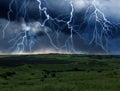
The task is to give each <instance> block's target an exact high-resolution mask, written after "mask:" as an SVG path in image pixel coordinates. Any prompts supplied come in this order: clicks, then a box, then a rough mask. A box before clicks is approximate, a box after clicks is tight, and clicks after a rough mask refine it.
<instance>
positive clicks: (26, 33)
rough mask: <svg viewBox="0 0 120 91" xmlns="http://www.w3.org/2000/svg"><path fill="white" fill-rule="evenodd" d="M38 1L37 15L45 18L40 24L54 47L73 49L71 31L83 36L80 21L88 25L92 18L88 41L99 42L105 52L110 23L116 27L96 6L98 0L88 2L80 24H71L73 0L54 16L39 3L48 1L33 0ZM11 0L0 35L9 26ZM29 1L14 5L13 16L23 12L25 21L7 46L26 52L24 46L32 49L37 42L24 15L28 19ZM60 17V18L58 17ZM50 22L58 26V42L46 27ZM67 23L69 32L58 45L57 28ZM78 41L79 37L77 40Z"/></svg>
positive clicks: (57, 38)
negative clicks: (65, 10)
mask: <svg viewBox="0 0 120 91" xmlns="http://www.w3.org/2000/svg"><path fill="white" fill-rule="evenodd" d="M36 1H37V2H38V8H39V15H40V17H42V15H43V14H44V16H45V19H44V20H43V21H42V20H40V21H39V22H40V26H41V27H42V28H44V33H45V35H46V36H47V38H48V39H49V41H50V44H51V45H52V47H53V48H54V49H55V50H56V51H59V50H61V49H63V50H66V51H67V52H76V49H75V46H74V33H76V34H77V35H78V36H79V38H80V39H86V38H84V36H82V33H80V32H79V31H81V27H83V25H84V24H85V23H86V22H87V23H88V24H87V26H86V29H87V28H88V27H90V26H91V23H90V22H91V21H93V24H94V27H93V30H92V31H93V32H92V37H91V39H90V41H89V45H91V44H94V43H95V44H96V45H97V46H100V47H101V48H102V49H103V50H105V51H106V52H108V47H107V46H108V45H107V42H108V38H109V36H110V35H112V30H111V28H112V27H115V26H114V24H113V23H112V22H111V21H109V20H108V19H107V18H106V16H105V14H104V13H103V12H102V11H101V10H100V9H99V8H98V6H97V5H96V2H97V0H92V1H91V2H90V5H89V6H88V7H87V8H86V11H85V15H84V21H83V22H82V23H80V24H78V25H77V24H76V25H75V24H74V22H73V20H74V13H75V6H74V4H73V3H74V2H73V1H72V0H70V1H69V5H70V7H71V10H70V12H69V15H65V14H63V15H59V16H57V17H55V18H53V17H52V16H51V15H50V14H49V13H48V8H47V6H43V5H42V1H44V2H47V1H46V0H36ZM13 2H14V0H12V1H11V2H10V4H9V12H8V20H9V21H8V23H7V24H6V26H5V27H4V29H3V38H4V37H5V30H6V28H7V27H8V25H9V23H10V14H11V13H12V4H13ZM28 4H29V0H24V2H23V3H22V5H21V7H20V9H19V8H17V10H18V11H17V14H16V16H18V15H19V14H21V13H22V17H23V19H24V23H23V29H22V30H21V31H20V32H19V33H18V34H16V36H15V37H14V38H13V39H11V40H10V41H9V43H14V44H13V46H12V47H11V48H10V50H14V49H15V51H16V52H18V53H20V52H25V51H26V48H27V46H29V50H30V52H32V47H33V46H34V45H35V43H36V41H37V40H36V38H35V37H36V36H37V35H36V34H35V33H33V32H32V31H31V28H30V25H29V24H28V23H27V22H26V21H25V19H26V18H27V19H29V17H28V15H27V10H26V8H27V6H28ZM61 16H62V17H63V18H62V19H61V18H60V19H59V17H61ZM66 17H67V18H69V19H68V20H64V18H66ZM48 23H50V25H51V26H52V25H53V24H54V25H53V27H54V26H57V29H56V28H55V29H54V30H55V33H56V41H57V44H56V43H55V42H54V39H52V37H51V35H50V33H49V32H48V31H47V28H46V26H47V24H48ZM59 23H62V24H63V26H60V25H59ZM65 26H67V29H68V30H67V31H69V32H70V34H69V36H68V37H67V38H66V40H64V44H63V45H60V32H61V30H62V29H63V28H64V27H65ZM75 26H77V27H80V28H79V29H74V27H75ZM98 26H99V27H101V29H99V27H98ZM78 42H79V41H78Z"/></svg>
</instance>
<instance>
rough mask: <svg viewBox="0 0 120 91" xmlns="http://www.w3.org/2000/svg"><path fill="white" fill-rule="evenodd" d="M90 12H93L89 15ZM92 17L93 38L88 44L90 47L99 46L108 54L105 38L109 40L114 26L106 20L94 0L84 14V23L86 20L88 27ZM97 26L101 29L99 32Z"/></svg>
mask: <svg viewBox="0 0 120 91" xmlns="http://www.w3.org/2000/svg"><path fill="white" fill-rule="evenodd" d="M93 8H94V10H93ZM90 10H93V12H92V13H91V14H89V12H90ZM88 16H89V17H88ZM92 17H94V19H95V21H94V29H93V37H92V39H91V41H90V43H89V44H90V45H91V44H92V43H96V45H99V46H101V47H102V48H103V49H104V50H105V51H106V52H108V49H107V41H108V39H107V38H109V36H110V32H111V27H114V24H113V23H112V22H110V21H109V20H108V19H107V18H106V16H105V14H104V13H103V12H102V11H101V10H100V9H99V8H98V7H97V5H96V0H92V2H91V5H90V6H89V7H88V8H87V10H86V13H85V18H84V20H85V21H86V20H87V22H88V25H90V24H89V22H90V21H93V20H92ZM85 21H83V23H82V24H81V26H82V25H83V24H84V23H85ZM98 25H99V26H101V27H102V29H101V30H100V29H99V28H98ZM111 33H112V32H111Z"/></svg>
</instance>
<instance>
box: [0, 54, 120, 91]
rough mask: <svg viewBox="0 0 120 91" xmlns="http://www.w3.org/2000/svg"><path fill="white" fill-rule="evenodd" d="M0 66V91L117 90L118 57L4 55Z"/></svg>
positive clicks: (118, 88)
mask: <svg viewBox="0 0 120 91" xmlns="http://www.w3.org/2000/svg"><path fill="white" fill-rule="evenodd" d="M0 65H1V66H0V91H119V90H120V57H119V56H98V55H96V56H95V55H94V56H93V55H58V54H49V55H33V56H32V55H28V56H27V55H24V56H14V55H13V56H9V55H8V56H2V57H0Z"/></svg>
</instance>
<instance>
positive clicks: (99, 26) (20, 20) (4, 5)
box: [0, 0, 120, 54]
mask: <svg viewBox="0 0 120 91" xmlns="http://www.w3.org/2000/svg"><path fill="white" fill-rule="evenodd" d="M38 1H40V0H0V53H19V52H20V53H24V52H33V53H35V52H41V53H48V52H49V53H50V52H64V53H66V52H71V53H75V52H77V53H110V54H120V24H119V23H120V12H119V10H120V6H119V3H120V1H119V0H96V2H94V3H93V0H41V8H45V9H46V13H47V14H48V15H49V16H50V19H49V20H47V21H46V22H45V25H44V26H42V24H43V23H44V21H45V20H46V19H47V17H46V15H45V10H43V11H40V9H39V2H38ZM70 2H72V5H73V13H72V7H71V4H70ZM95 7H96V8H95ZM95 10H98V11H97V12H96V13H95ZM71 13H72V15H73V16H72V19H71V21H70V18H71ZM95 14H96V15H97V17H96V15H95ZM103 16H104V17H103ZM97 18H98V20H99V21H100V22H98V21H97ZM57 20H62V21H64V22H58V21H57ZM68 21H70V22H68ZM68 23H69V26H68ZM95 24H96V25H95ZM70 27H71V28H72V34H71V30H70ZM103 29H104V30H103ZM71 35H72V38H71Z"/></svg>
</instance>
